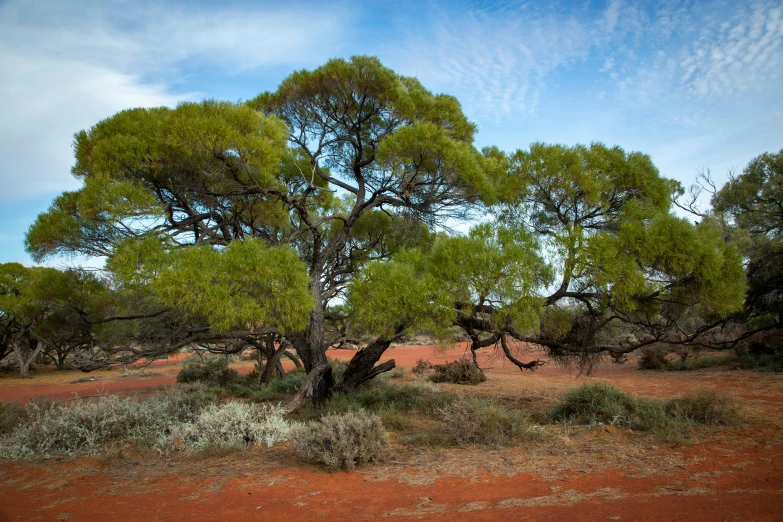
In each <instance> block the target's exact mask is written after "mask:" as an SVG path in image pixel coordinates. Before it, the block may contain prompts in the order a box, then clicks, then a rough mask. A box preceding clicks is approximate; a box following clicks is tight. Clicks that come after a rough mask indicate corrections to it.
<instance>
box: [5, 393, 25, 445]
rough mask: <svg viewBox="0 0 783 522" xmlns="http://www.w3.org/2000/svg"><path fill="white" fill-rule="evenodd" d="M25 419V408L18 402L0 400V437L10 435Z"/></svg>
mask: <svg viewBox="0 0 783 522" xmlns="http://www.w3.org/2000/svg"><path fill="white" fill-rule="evenodd" d="M25 420H27V410H26V409H25V408H24V406H21V405H20V404H19V403H18V402H3V401H0V437H5V436H6V435H10V434H11V433H12V432H13V431H14V429H16V427H17V426H19V425H20V424H22V423H23V422H24V421H25Z"/></svg>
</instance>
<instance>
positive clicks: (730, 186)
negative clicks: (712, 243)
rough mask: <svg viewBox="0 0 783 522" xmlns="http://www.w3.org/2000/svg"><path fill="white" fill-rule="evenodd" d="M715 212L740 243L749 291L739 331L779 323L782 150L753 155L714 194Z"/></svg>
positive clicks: (782, 319) (782, 302) (782, 311)
mask: <svg viewBox="0 0 783 522" xmlns="http://www.w3.org/2000/svg"><path fill="white" fill-rule="evenodd" d="M712 206H713V209H714V211H715V213H716V214H717V217H718V218H719V219H721V220H722V222H723V223H724V224H725V225H726V226H727V227H728V228H729V230H730V236H731V237H732V238H733V240H734V241H736V242H737V243H739V244H741V245H743V247H744V248H743V253H744V255H745V256H746V258H747V259H748V267H747V278H748V293H747V297H746V299H745V309H744V313H743V314H742V317H739V316H738V317H736V319H737V320H738V321H741V322H747V321H751V322H753V323H754V324H752V325H749V328H747V329H745V331H744V332H743V334H742V335H743V336H749V335H753V334H754V333H758V332H762V331H766V330H771V329H780V328H782V327H783V261H781V260H782V259H783V150H781V151H780V152H778V153H777V154H772V153H766V154H761V155H760V156H758V157H756V158H754V159H753V160H751V161H750V163H749V164H748V166H747V167H745V169H744V170H743V172H742V174H740V175H739V176H730V177H729V181H728V182H727V183H726V184H725V185H724V186H723V187H722V188H721V189H720V190H719V191H717V192H716V193H715V194H714V195H713V197H712Z"/></svg>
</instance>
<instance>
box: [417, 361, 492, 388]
mask: <svg viewBox="0 0 783 522" xmlns="http://www.w3.org/2000/svg"><path fill="white" fill-rule="evenodd" d="M432 368H433V370H434V373H433V374H432V376H431V377H430V379H431V380H432V382H451V383H454V384H479V383H482V382H484V381H486V380H487V376H486V375H484V371H483V370H482V369H481V368H479V367H478V366H477V365H476V364H474V363H473V361H471V360H469V359H460V360H458V361H453V362H447V363H444V364H436V365H434V366H433V367H432Z"/></svg>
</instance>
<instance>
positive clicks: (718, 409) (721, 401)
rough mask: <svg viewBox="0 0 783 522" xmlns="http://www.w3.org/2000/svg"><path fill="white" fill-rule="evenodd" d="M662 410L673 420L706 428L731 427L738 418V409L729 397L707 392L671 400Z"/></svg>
mask: <svg viewBox="0 0 783 522" xmlns="http://www.w3.org/2000/svg"><path fill="white" fill-rule="evenodd" d="M664 408H665V409H666V412H667V413H668V414H669V415H670V416H672V417H674V418H677V419H681V420H684V421H686V422H692V423H696V424H704V425H708V426H725V425H731V424H734V423H736V422H737V420H738V419H739V416H740V414H739V408H738V407H737V405H736V404H735V403H734V401H732V400H731V398H730V397H728V396H727V395H723V394H716V393H712V392H708V391H700V392H697V393H691V394H688V395H685V396H683V397H679V398H676V399H671V400H670V401H667V402H666V403H665V405H664Z"/></svg>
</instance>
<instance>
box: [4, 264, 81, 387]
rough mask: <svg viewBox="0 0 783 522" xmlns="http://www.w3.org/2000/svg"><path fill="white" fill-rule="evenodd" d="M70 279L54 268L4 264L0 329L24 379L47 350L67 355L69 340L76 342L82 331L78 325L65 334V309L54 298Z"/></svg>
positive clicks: (75, 324) (74, 325) (71, 327)
mask: <svg viewBox="0 0 783 522" xmlns="http://www.w3.org/2000/svg"><path fill="white" fill-rule="evenodd" d="M67 279H69V277H68V274H64V273H62V272H59V271H57V270H55V269H53V268H26V267H24V266H22V265H20V264H19V263H5V264H3V265H0V330H2V338H3V340H4V343H7V345H8V346H9V347H10V351H12V352H13V353H14V355H15V356H16V359H17V362H18V364H19V374H20V375H21V376H22V377H27V376H28V375H29V371H30V365H31V364H32V363H33V361H35V359H36V357H38V355H39V354H40V353H42V352H43V351H45V350H46V349H56V350H61V351H63V352H65V354H67V352H68V348H67V347H66V346H63V344H65V339H68V340H70V341H72V340H73V338H74V337H76V334H75V331H76V330H79V329H80V325H79V324H78V322H77V323H74V324H71V325H70V328H69V329H68V332H67V333H63V330H64V325H63V323H64V316H65V313H64V310H63V309H62V308H61V307H60V306H58V305H57V304H56V303H54V302H52V301H51V299H50V298H51V297H52V295H54V294H55V293H57V292H62V291H63V290H65V288H64V286H63V283H64V282H65V281H66V280H67ZM3 351H4V352H6V351H8V350H7V349H4V350H3Z"/></svg>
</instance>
